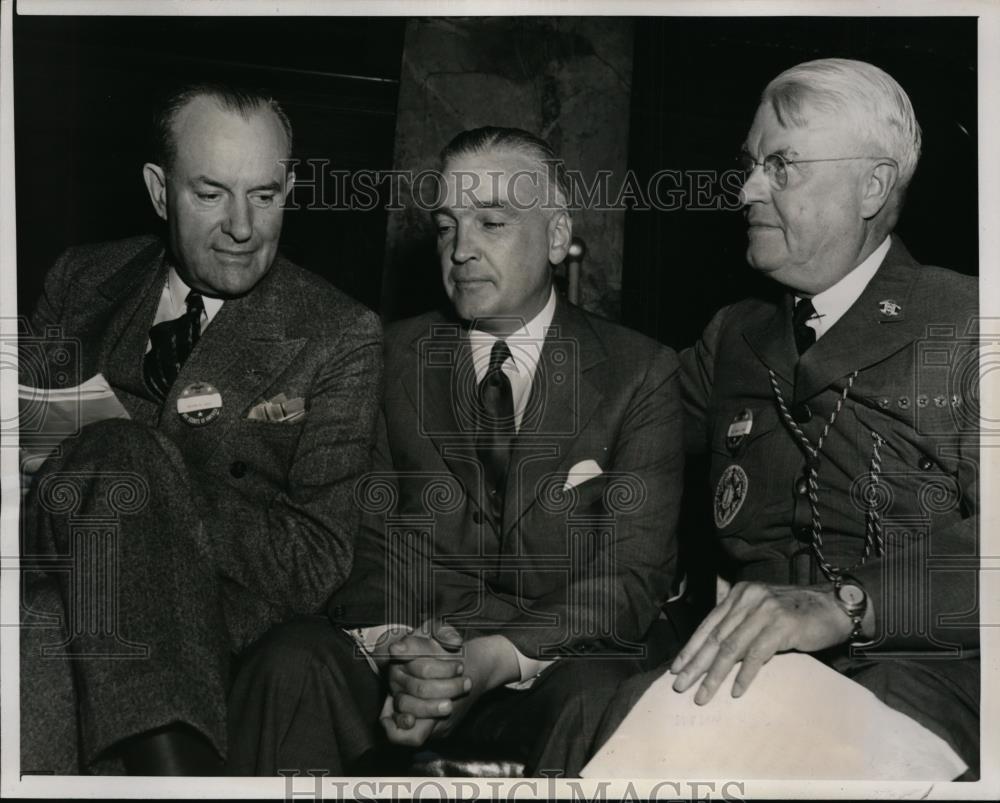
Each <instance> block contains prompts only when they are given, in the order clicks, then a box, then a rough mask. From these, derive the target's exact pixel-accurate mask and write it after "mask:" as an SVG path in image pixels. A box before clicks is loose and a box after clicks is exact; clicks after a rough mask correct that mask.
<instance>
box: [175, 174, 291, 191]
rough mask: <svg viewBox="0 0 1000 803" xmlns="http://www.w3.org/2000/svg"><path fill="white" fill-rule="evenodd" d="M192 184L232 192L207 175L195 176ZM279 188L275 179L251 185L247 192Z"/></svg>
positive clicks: (276, 189)
mask: <svg viewBox="0 0 1000 803" xmlns="http://www.w3.org/2000/svg"><path fill="white" fill-rule="evenodd" d="M191 183H192V184H207V185H208V186H210V187H218V188H219V189H220V190H225V191H226V192H232V190H231V189H230V187H229V186H228V185H226V184H223V183H222V182H221V181H216V180H215V179H214V178H209V177H208V176H195V177H194V179H193V180H192V182H191ZM280 189H281V185H280V184H279V183H278V182H277V181H269V182H268V183H267V184H258V185H257V186H255V187H251V188H250V189H249V190H248V192H261V191H262V190H263V191H269V192H277V191H278V190H280Z"/></svg>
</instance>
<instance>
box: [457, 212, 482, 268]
mask: <svg viewBox="0 0 1000 803" xmlns="http://www.w3.org/2000/svg"><path fill="white" fill-rule="evenodd" d="M478 258H479V244H478V242H477V240H476V236H475V232H474V231H473V228H472V225H471V224H468V223H465V222H460V223H457V224H456V226H455V239H454V240H453V241H452V251H451V261H452V262H454V263H456V264H459V265H460V264H462V263H464V262H468V261H469V260H470V259H478Z"/></svg>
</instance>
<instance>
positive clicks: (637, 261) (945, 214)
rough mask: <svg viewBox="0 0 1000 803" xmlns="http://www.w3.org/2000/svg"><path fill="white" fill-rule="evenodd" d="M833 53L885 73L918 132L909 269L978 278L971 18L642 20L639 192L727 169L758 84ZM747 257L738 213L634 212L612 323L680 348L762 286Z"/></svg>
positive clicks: (635, 144)
mask: <svg viewBox="0 0 1000 803" xmlns="http://www.w3.org/2000/svg"><path fill="white" fill-rule="evenodd" d="M834 56H837V57H843V58H855V59H862V60H864V61H869V62H872V63H874V64H876V65H878V66H879V67H881V68H882V69H884V70H886V71H887V72H888V73H889V74H890V75H892V76H893V77H894V78H895V79H896V80H897V81H899V83H900V84H901V85H902V86H903V88H904V89H905V90H906V92H907V94H908V95H909V96H910V100H911V102H912V103H913V107H914V110H915V112H916V115H917V120H918V121H919V122H920V125H921V128H922V129H923V156H922V157H921V160H920V164H919V165H918V167H917V172H916V175H915V177H914V179H913V182H912V184H911V185H910V191H909V196H908V201H907V204H906V207H905V209H904V211H903V215H902V218H901V220H900V222H899V224H898V226H897V233H898V234H899V235H900V236H901V237H902V239H903V241H904V242H905V243H906V245H907V247H908V248H909V250H910V252H911V253H912V254H913V256H914V257H915V258H916V259H917V260H918V261H921V262H925V263H930V264H937V265H943V266H945V267H949V268H952V269H954V270H958V271H961V272H963V273H969V274H975V273H977V270H978V225H979V219H978V214H977V212H978V198H977V152H976V138H977V128H976V121H977V113H978V110H977V104H976V60H977V48H976V20H975V19H974V18H971V17H969V18H964V19H953V18H952V19H949V18H940V17H939V18H934V19H915V18H910V19H908V18H900V17H897V18H885V19H852V18H844V17H838V18H816V17H814V18H744V19H725V18H716V19H698V18H660V19H652V20H645V21H643V23H642V24H641V25H636V40H635V65H634V69H633V80H632V125H631V140H630V146H629V167H630V168H631V169H633V170H635V171H636V174H637V176H638V177H639V179H640V183H641V184H644V183H645V182H646V181H648V177H649V176H652V175H653V174H654V173H655V172H656V171H657V170H661V169H664V168H677V169H680V170H683V171H686V172H687V173H690V171H692V170H726V169H727V168H731V167H732V165H733V158H734V156H735V155H736V154H737V153H738V151H739V148H740V145H741V143H742V142H743V139H744V137H745V136H746V133H747V131H748V130H749V128H750V123H751V122H752V120H753V115H754V111H755V110H756V107H757V102H758V99H759V97H760V93H761V91H762V90H763V88H764V86H765V85H766V84H767V82H768V81H770V79H771V78H773V77H775V76H776V75H777V74H778V73H779V72H781V71H782V70H784V69H786V68H788V67H790V66H792V65H794V64H798V63H800V62H803V61H808V60H810V59H816V58H827V57H834ZM717 191H719V190H718V188H717ZM719 192H721V191H719ZM745 249H746V234H745V227H744V222H743V216H742V214H741V213H739V212H735V211H724V210H711V209H699V208H694V205H693V204H690V203H689V204H688V205H686V206H685V208H682V209H679V210H676V211H669V212H655V211H654V212H649V211H638V210H633V211H630V212H629V213H627V214H626V224H625V264H624V271H623V273H624V275H623V280H622V320H623V321H624V322H625V323H627V324H629V325H630V326H632V327H634V328H636V329H639V330H641V331H644V332H646V333H648V334H650V335H652V336H654V337H656V338H658V339H659V340H661V341H663V342H665V343H667V344H668V345H671V346H674V347H675V348H679V347H683V346H687V345H690V344H691V343H692V342H694V340H695V339H696V338H697V336H698V335H699V333H700V332H701V330H702V329H703V328H704V326H705V324H706V323H707V322H708V320H709V318H710V317H711V315H712V313H713V312H714V311H715V310H717V309H718V308H719V307H721V306H723V305H724V304H726V303H729V302H732V301H734V300H736V299H738V298H742V297H744V296H746V295H748V294H749V293H753V292H764V291H766V287H765V286H763V284H762V282H761V280H759V279H758V277H757V276H756V274H754V272H753V271H752V270H751V269H750V268H749V267H747V265H746V262H745V258H744V252H745Z"/></svg>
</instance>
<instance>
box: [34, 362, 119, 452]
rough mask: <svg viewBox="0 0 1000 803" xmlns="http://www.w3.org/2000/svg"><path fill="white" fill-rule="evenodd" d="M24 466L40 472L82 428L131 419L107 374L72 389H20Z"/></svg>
mask: <svg viewBox="0 0 1000 803" xmlns="http://www.w3.org/2000/svg"><path fill="white" fill-rule="evenodd" d="M17 396H18V411H19V415H20V421H19V430H20V445H21V462H22V465H23V466H25V469H26V470H28V471H34V470H36V469H37V468H38V467H39V466H40V465H41V464H42V462H43V461H44V460H45V458H47V457H48V456H49V455H50V454H52V452H54V451H55V450H56V447H58V445H59V444H60V443H61V442H62V441H63V440H64V439H65V438H67V437H69V436H70V435H75V434H76V433H78V432H79V431H80V429H81V428H82V427H85V426H86V425H87V424H92V423H94V422H95V421H103V420H105V419H107V418H129V414H128V411H127V410H126V409H125V408H124V407H123V406H122V403H121V402H120V401H119V400H118V397H117V396H115V392H114V391H113V390H112V389H111V386H110V385H109V384H108V381H107V380H106V379H105V378H104V376H103V374H96V375H95V376H93V377H91V378H90V379H88V380H87V381H86V382H84V383H83V384H82V385H77V386H76V387H72V388H54V389H50V388H32V387H27V386H25V385H18V386H17Z"/></svg>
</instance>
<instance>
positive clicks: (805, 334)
mask: <svg viewBox="0 0 1000 803" xmlns="http://www.w3.org/2000/svg"><path fill="white" fill-rule="evenodd" d="M815 315H816V308H815V307H814V306H813V303H812V300H811V299H808V298H804V299H802V300H801V301H799V302H798V303H797V304H796V305H795V312H794V313H792V331H793V332H794V333H795V348H796V349H797V350H798V352H799V356H800V357H801V356H802V355H803V354H805V351H806V349H807V348H809V347H810V346H811V345H812V344H813V343H815V342H816V330H815V329H813V328H812V327H811V326H809V325H808V324H807V323H806V321H808V320H809V319H810V318H812V317H813V316H815Z"/></svg>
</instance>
